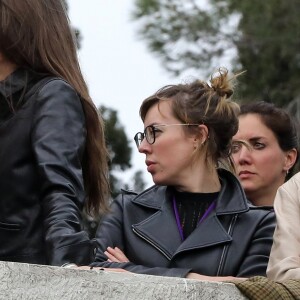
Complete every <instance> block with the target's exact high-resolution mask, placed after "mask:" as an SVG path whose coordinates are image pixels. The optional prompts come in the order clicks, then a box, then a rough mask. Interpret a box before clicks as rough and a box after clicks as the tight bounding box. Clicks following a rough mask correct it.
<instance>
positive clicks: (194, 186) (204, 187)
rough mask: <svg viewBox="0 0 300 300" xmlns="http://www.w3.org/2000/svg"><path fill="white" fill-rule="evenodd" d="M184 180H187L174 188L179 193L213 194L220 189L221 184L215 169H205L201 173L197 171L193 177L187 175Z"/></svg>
mask: <svg viewBox="0 0 300 300" xmlns="http://www.w3.org/2000/svg"><path fill="white" fill-rule="evenodd" d="M198 170H199V169H198ZM186 178H187V180H185V181H184V182H183V183H182V184H179V185H176V186H175V188H176V190H178V191H179V192H190V193H215V192H219V191H220V189H221V183H220V180H219V176H218V172H217V170H216V169H213V170H208V169H206V170H203V172H201V173H200V172H199V171H198V172H197V174H194V176H192V175H189V176H186Z"/></svg>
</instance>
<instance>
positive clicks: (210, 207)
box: [173, 197, 216, 241]
mask: <svg viewBox="0 0 300 300" xmlns="http://www.w3.org/2000/svg"><path fill="white" fill-rule="evenodd" d="M215 207H216V201H213V202H212V203H211V204H210V206H209V207H208V208H207V210H206V211H205V213H204V214H203V216H202V217H201V219H200V220H199V221H198V225H199V224H200V223H201V222H203V221H204V220H205V219H206V218H207V216H208V215H209V214H210V212H211V211H212V210H213V209H214V208H215ZM173 210H174V214H175V218H176V224H177V228H178V231H179V234H180V237H181V240H182V241H184V234H183V229H182V226H181V223H180V217H179V212H178V209H177V205H176V199H175V197H173ZM198 225H197V226H198Z"/></svg>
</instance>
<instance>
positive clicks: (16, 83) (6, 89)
mask: <svg viewBox="0 0 300 300" xmlns="http://www.w3.org/2000/svg"><path fill="white" fill-rule="evenodd" d="M27 82H28V72H27V71H26V69H24V68H18V69H16V70H15V71H14V72H13V73H11V74H10V75H9V76H8V77H7V78H6V79H5V80H3V81H0V94H1V95H2V96H3V97H5V98H8V97H10V96H11V95H13V94H15V93H17V92H19V91H20V90H22V89H23V88H24V87H25V86H26V84H27Z"/></svg>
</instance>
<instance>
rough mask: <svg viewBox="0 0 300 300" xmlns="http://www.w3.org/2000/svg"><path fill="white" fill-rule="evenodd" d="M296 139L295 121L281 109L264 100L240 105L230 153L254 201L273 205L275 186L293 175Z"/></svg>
mask: <svg viewBox="0 0 300 300" xmlns="http://www.w3.org/2000/svg"><path fill="white" fill-rule="evenodd" d="M298 143H299V142H298V134H297V129H296V124H295V122H294V120H293V119H292V118H291V116H289V114H288V113H287V112H286V111H284V110H283V109H281V108H278V107H276V106H275V105H274V104H272V103H267V102H263V101H261V102H253V103H249V104H244V105H242V106H241V111H240V114H239V129H238V132H237V133H236V134H235V135H234V137H233V141H232V157H233V159H234V162H235V166H236V172H237V174H238V177H239V179H240V182H241V184H242V187H243V188H244V191H245V193H246V196H247V198H248V199H249V200H250V201H251V202H252V203H253V204H254V205H257V206H259V205H261V206H263V205H270V206H272V205H273V203H274V198H275V195H276V192H277V189H278V188H279V187H280V186H281V185H282V184H283V183H284V182H285V180H286V179H288V178H290V176H291V175H293V171H294V166H295V163H296V160H297V154H298V148H299V144H298Z"/></svg>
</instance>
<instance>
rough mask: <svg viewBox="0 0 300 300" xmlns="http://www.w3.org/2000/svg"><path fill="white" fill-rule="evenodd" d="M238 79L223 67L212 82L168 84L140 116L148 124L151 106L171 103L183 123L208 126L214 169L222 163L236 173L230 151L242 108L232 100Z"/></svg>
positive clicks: (209, 156)
mask: <svg viewBox="0 0 300 300" xmlns="http://www.w3.org/2000/svg"><path fill="white" fill-rule="evenodd" d="M236 76H237V75H233V76H232V77H229V75H228V71H227V70H226V69H224V68H220V69H219V70H218V71H217V73H216V74H214V75H213V76H212V77H211V79H210V82H209V83H207V82H204V81H201V80H195V81H193V82H192V83H187V84H178V85H167V86H165V87H163V88H161V89H160V90H158V91H157V92H156V93H155V94H154V95H152V96H150V97H148V98H147V99H145V100H144V101H143V103H142V105H141V107H140V116H141V118H142V120H143V121H144V120H145V117H146V114H147V112H148V110H149V109H150V107H152V106H153V105H154V104H156V103H158V104H159V102H160V101H165V100H168V101H170V102H171V107H172V110H173V114H174V116H175V117H176V118H177V119H178V120H180V121H181V122H182V123H183V124H204V125H206V126H207V128H208V136H209V137H208V139H207V141H206V143H205V147H206V149H207V151H206V158H207V163H209V164H210V165H211V166H212V167H215V166H216V165H219V164H221V165H222V166H223V167H225V168H227V169H229V170H231V171H234V164H233V161H232V159H231V156H230V149H231V139H232V137H233V136H234V135H235V134H236V132H237V130H238V114H239V105H238V104H237V103H235V102H233V101H231V100H230V99H231V96H232V94H233V85H234V79H235V78H236ZM186 127H187V128H186V129H185V130H190V131H192V130H195V127H193V126H186ZM201 151H202V150H201Z"/></svg>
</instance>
